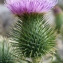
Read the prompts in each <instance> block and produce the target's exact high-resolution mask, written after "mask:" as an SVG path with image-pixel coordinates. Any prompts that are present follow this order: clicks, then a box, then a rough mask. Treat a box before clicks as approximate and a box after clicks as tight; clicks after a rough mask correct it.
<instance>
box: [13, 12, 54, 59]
mask: <svg viewBox="0 0 63 63" xmlns="http://www.w3.org/2000/svg"><path fill="white" fill-rule="evenodd" d="M19 19H20V20H19V21H18V22H17V23H16V25H15V27H14V28H13V34H12V37H13V39H14V40H15V41H16V42H14V43H12V44H13V47H15V50H16V51H17V52H19V53H20V54H22V55H23V56H24V57H31V58H37V57H41V56H43V55H45V54H47V53H48V52H50V51H51V50H52V49H54V47H55V36H54V32H53V31H52V28H51V27H50V26H49V24H48V23H47V22H45V21H44V18H43V14H34V13H31V14H23V15H22V16H19Z"/></svg>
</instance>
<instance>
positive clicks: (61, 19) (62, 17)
mask: <svg viewBox="0 0 63 63" xmlns="http://www.w3.org/2000/svg"><path fill="white" fill-rule="evenodd" d="M54 14H55V17H56V20H55V24H56V27H55V30H56V31H57V33H61V32H62V31H61V28H62V26H63V11H62V9H61V8H60V7H59V6H56V7H55V8H54Z"/></svg>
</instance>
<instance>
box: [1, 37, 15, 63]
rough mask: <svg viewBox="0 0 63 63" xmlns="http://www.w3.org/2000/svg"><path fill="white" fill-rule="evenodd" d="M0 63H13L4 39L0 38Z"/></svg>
mask: <svg viewBox="0 0 63 63" xmlns="http://www.w3.org/2000/svg"><path fill="white" fill-rule="evenodd" d="M0 38H1V39H0V63H14V61H13V57H12V55H11V53H10V51H9V49H10V47H9V44H8V42H7V39H6V38H3V37H1V36H0Z"/></svg>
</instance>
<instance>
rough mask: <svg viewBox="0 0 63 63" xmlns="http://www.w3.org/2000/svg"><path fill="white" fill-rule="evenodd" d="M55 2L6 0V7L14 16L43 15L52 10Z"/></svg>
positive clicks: (45, 0)
mask: <svg viewBox="0 0 63 63" xmlns="http://www.w3.org/2000/svg"><path fill="white" fill-rule="evenodd" d="M56 4H57V0H6V5H7V7H8V8H9V9H10V10H11V11H12V12H13V13H14V14H19V15H20V14H23V13H32V12H33V13H43V12H47V11H49V10H50V9H52V8H53V7H54V6H55V5H56Z"/></svg>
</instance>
